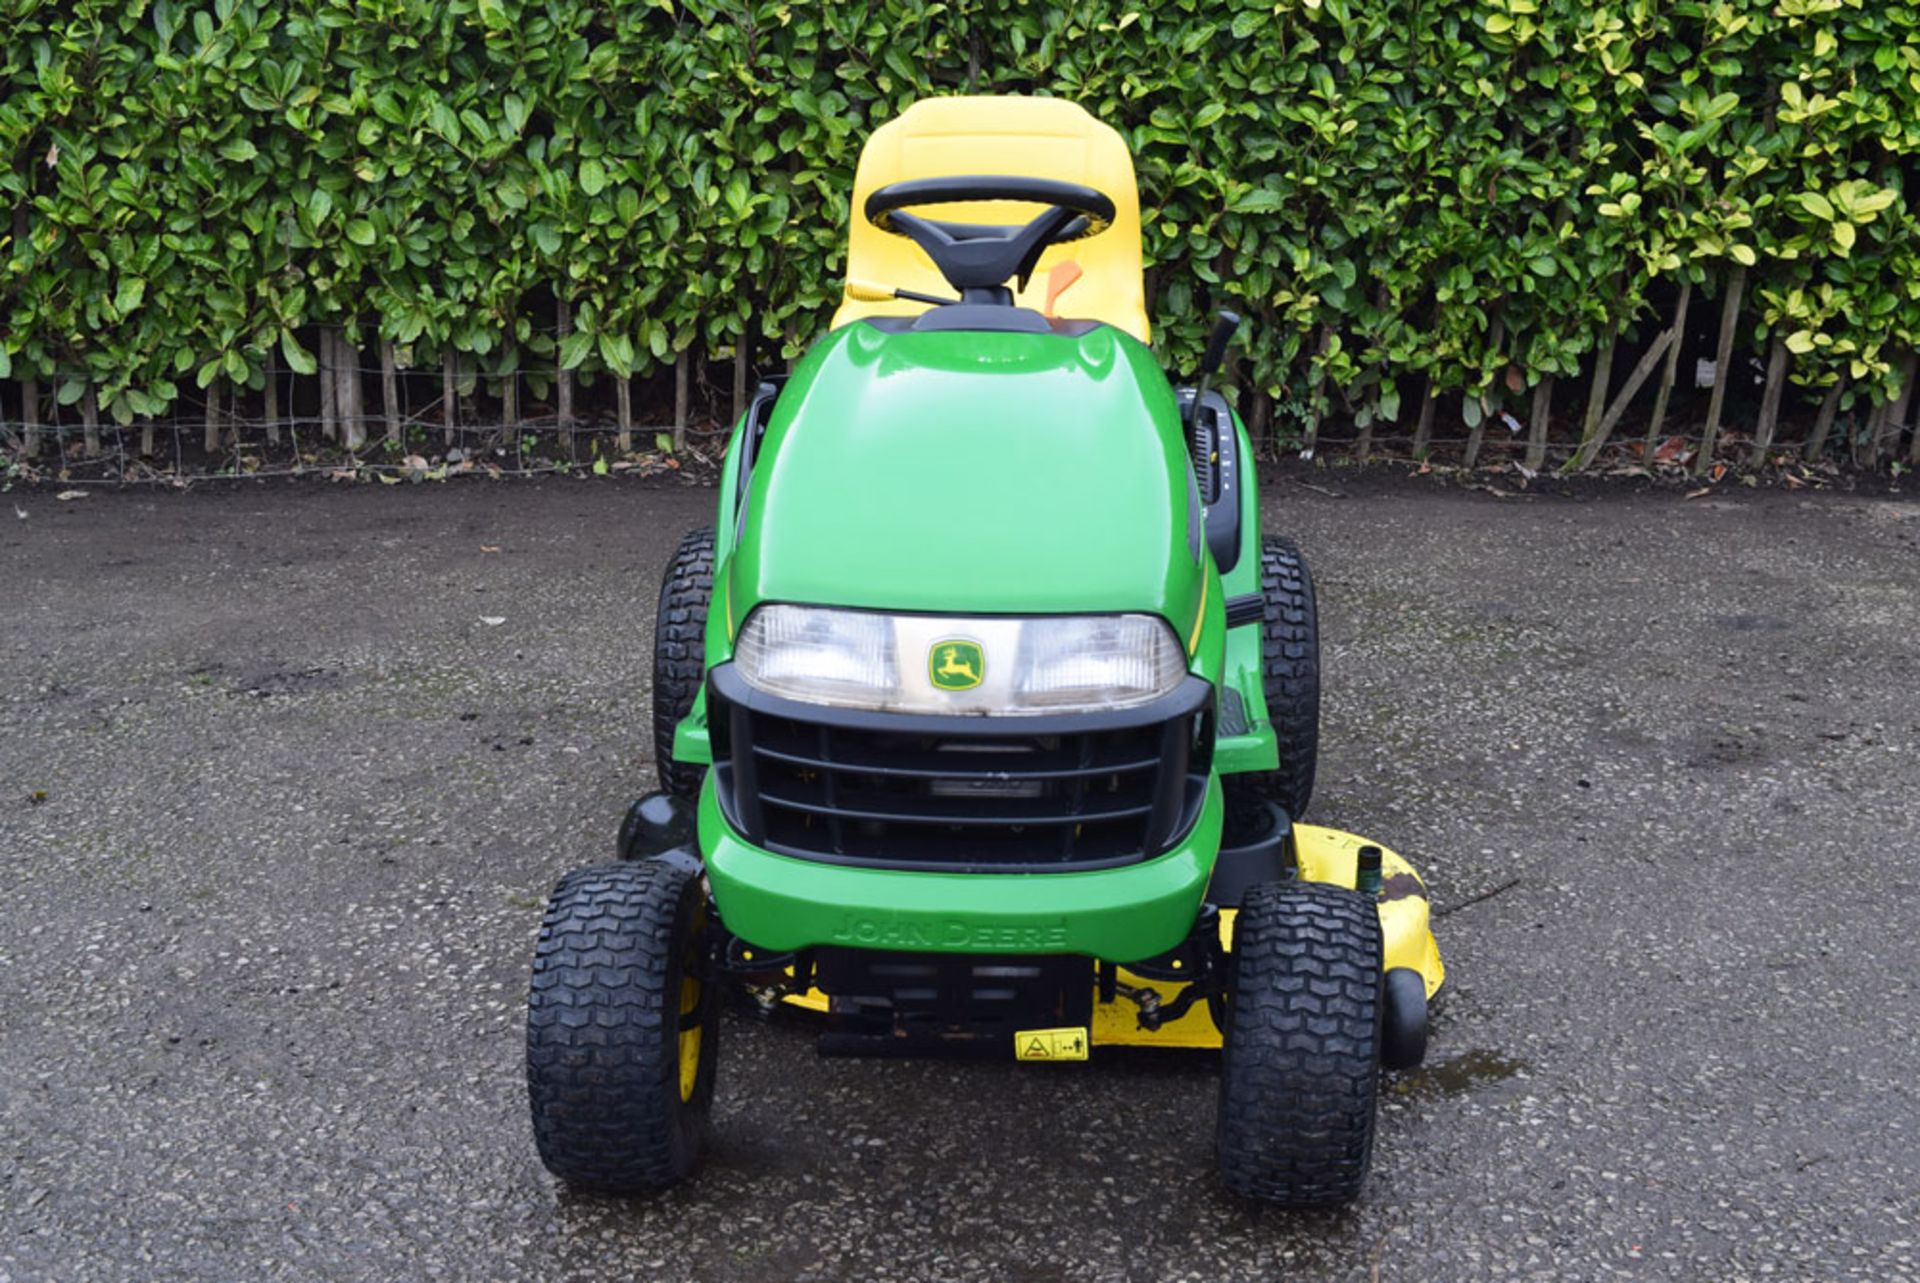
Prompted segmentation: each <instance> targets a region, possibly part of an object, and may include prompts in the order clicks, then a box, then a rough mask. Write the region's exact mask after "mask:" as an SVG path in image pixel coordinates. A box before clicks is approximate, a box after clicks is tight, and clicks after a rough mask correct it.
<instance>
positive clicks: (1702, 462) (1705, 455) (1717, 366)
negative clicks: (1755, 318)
mask: <svg viewBox="0 0 1920 1283" xmlns="http://www.w3.org/2000/svg"><path fill="white" fill-rule="evenodd" d="M1746 289H1747V269H1746V268H1745V267H1743V266H1741V265H1740V264H1738V263H1735V264H1734V265H1733V269H1732V270H1731V271H1729V272H1728V273H1727V296H1726V299H1725V300H1724V301H1723V302H1722V303H1721V305H1720V346H1719V348H1718V349H1717V355H1716V356H1715V357H1714V364H1713V395H1712V396H1711V397H1710V398H1708V401H1707V426H1706V428H1705V430H1703V431H1702V432H1701V434H1700V453H1699V454H1697V455H1695V456H1694V460H1693V475H1694V476H1696V477H1704V476H1706V475H1707V471H1708V470H1709V469H1710V468H1712V467H1713V442H1714V438H1715V437H1717V436H1719V435H1720V407H1721V405H1722V403H1723V402H1724V401H1725V400H1726V395H1727V373H1728V367H1729V366H1730V365H1731V364H1732V363H1733V334H1734V330H1735V329H1737V328H1738V327H1739V324H1740V296H1741V295H1742V294H1744V293H1746Z"/></svg>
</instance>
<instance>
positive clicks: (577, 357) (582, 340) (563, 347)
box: [560, 330, 593, 370]
mask: <svg viewBox="0 0 1920 1283" xmlns="http://www.w3.org/2000/svg"><path fill="white" fill-rule="evenodd" d="M591 351H593V335H591V334H586V333H582V332H581V331H578V330H576V331H574V332H573V333H572V334H569V335H567V336H566V337H565V338H563V339H561V340H560V368H561V369H563V370H574V369H578V368H579V367H580V363H581V362H582V361H584V360H586V359H587V354H588V353H589V352H591Z"/></svg>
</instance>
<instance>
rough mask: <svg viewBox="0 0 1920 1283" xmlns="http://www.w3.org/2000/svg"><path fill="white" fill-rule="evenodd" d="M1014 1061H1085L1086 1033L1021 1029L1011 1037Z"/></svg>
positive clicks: (1068, 1030)
mask: <svg viewBox="0 0 1920 1283" xmlns="http://www.w3.org/2000/svg"><path fill="white" fill-rule="evenodd" d="M1013 1055H1014V1058H1015V1059H1016V1060H1085V1059H1086V1058H1087V1031H1086V1030H1085V1029H1084V1028H1081V1029H1022V1030H1021V1031H1020V1032H1019V1033H1017V1034H1015V1035H1014V1036H1013Z"/></svg>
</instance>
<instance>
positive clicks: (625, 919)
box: [527, 860, 720, 1194]
mask: <svg viewBox="0 0 1920 1283" xmlns="http://www.w3.org/2000/svg"><path fill="white" fill-rule="evenodd" d="M707 946H708V940H707V903H706V896H705V893H704V892H703V891H702V890H701V886H700V878H699V874H698V871H697V869H696V868H695V867H694V866H693V865H692V864H690V863H687V862H682V861H668V860H640V861H636V862H634V863H629V864H611V865H602V866H599V867H596V868H589V869H581V870H579V871H578V872H575V873H570V874H568V875H567V876H566V877H565V878H563V879H562V880H561V882H560V885H559V886H558V887H556V888H555V889H554V892H553V896H552V898H551V899H549V900H548V902H547V914H546V919H545V921H544V922H543V923H542V924H541V927H540V942H539V944H538V945H537V946H536V948H535V951H534V960H533V984H532V988H531V991H530V992H529V994H528V997H527V1096H528V1101H529V1104H530V1105H531V1107H532V1111H533V1136H534V1141H535V1143H536V1144H537V1145H538V1146H539V1149H540V1160H541V1161H542V1162H544V1163H545V1164H546V1165H547V1170H549V1171H551V1172H552V1173H553V1174H554V1175H555V1176H558V1177H559V1178H560V1179H561V1180H563V1181H565V1182H566V1183H567V1184H568V1185H571V1186H573V1187H574V1188H576V1189H580V1190H584V1191H590V1192H594V1193H602V1194H631V1193H638V1192H641V1191H645V1190H655V1189H660V1188H662V1187H664V1186H667V1185H672V1184H674V1183H675V1182H678V1181H681V1180H684V1179H685V1178H686V1177H687V1176H689V1175H691V1174H692V1172H693V1170H694V1169H695V1168H696V1167H697V1166H698V1165H699V1161H700V1155H701V1151H702V1150H703V1149H704V1148H705V1144H706V1133H707V1124H708V1117H709V1115H710V1113H711V1112H712V1107H713V1077H714V1067H715V1063H716V1058H717V1056H718V1053H719V1050H720V1047H719V1033H720V1027H719V1004H718V1002H717V1001H716V998H717V995H716V993H715V987H714V984H713V983H712V979H711V976H710V971H709V968H708V966H707V952H706V951H707Z"/></svg>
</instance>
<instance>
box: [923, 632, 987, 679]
mask: <svg viewBox="0 0 1920 1283" xmlns="http://www.w3.org/2000/svg"><path fill="white" fill-rule="evenodd" d="M986 675H987V659H986V656H985V655H983V654H981V653H980V643H979V642H976V641H968V640H967V639H966V638H964V637H949V638H947V640H945V641H937V642H935V643H934V644H933V649H932V650H931V651H930V652H928V654H927V676H928V677H929V678H930V679H931V680H932V681H933V684H934V685H935V686H938V687H939V688H940V689H941V690H943V691H970V690H972V689H973V688H974V687H976V686H978V685H979V684H980V682H981V680H982V679H983V678H985V677H986Z"/></svg>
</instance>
